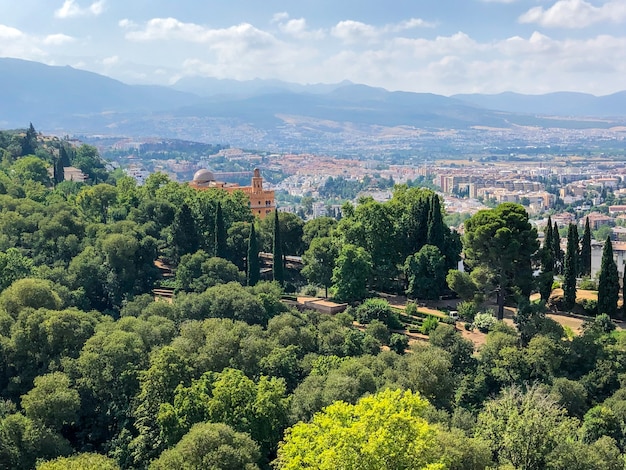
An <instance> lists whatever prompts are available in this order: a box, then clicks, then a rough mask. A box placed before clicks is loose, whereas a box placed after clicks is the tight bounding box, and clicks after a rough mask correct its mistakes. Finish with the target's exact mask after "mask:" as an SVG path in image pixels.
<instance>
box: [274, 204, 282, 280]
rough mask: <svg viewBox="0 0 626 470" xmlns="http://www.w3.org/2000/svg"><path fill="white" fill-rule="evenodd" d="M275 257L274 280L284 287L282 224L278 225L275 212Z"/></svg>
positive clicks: (276, 212) (275, 212)
mask: <svg viewBox="0 0 626 470" xmlns="http://www.w3.org/2000/svg"><path fill="white" fill-rule="evenodd" d="M273 251H274V253H273V254H274V256H273V262H272V272H273V274H274V280H275V281H278V283H279V284H280V285H281V286H282V285H283V284H284V283H285V267H284V266H283V247H282V243H281V240H280V224H279V223H278V211H277V210H275V211H274V250H273Z"/></svg>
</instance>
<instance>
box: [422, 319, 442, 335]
mask: <svg viewBox="0 0 626 470" xmlns="http://www.w3.org/2000/svg"><path fill="white" fill-rule="evenodd" d="M437 325H439V320H438V319H437V318H436V317H433V316H432V315H429V316H427V317H426V320H424V323H422V334H424V335H429V334H430V332H431V331H434V330H435V329H436V328H437Z"/></svg>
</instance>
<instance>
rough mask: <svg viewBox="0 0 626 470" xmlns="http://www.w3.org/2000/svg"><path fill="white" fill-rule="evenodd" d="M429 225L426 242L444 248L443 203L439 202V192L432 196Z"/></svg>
mask: <svg viewBox="0 0 626 470" xmlns="http://www.w3.org/2000/svg"><path fill="white" fill-rule="evenodd" d="M427 226H428V232H427V236H426V243H427V244H428V245H433V246H436V247H437V248H439V249H442V248H443V245H444V224H443V218H442V217H441V203H440V202H439V196H437V194H433V195H432V197H431V198H430V209H429V211H428V225H427Z"/></svg>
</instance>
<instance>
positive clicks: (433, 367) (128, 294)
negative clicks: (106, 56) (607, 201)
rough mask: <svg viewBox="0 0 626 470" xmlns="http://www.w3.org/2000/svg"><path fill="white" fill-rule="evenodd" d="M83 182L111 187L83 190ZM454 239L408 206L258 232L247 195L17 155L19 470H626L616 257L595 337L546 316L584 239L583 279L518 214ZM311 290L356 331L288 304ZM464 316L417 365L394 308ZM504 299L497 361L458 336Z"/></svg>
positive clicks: (6, 264) (3, 269) (472, 226)
mask: <svg viewBox="0 0 626 470" xmlns="http://www.w3.org/2000/svg"><path fill="white" fill-rule="evenodd" d="M70 165H71V166H75V167H77V168H80V169H81V170H82V171H83V173H85V174H86V175H87V177H88V180H87V181H86V182H85V183H78V182H74V181H64V177H63V171H64V170H63V168H67V167H68V166H70ZM444 215H445V214H444V211H443V209H442V207H441V201H440V199H439V197H438V196H437V195H436V193H434V192H433V191H431V190H429V189H426V188H420V187H411V188H409V187H406V186H396V187H395V188H394V192H393V197H392V198H391V200H389V201H388V202H385V203H379V202H376V201H374V200H373V199H371V198H364V199H361V200H359V202H358V203H357V204H356V205H352V204H346V205H345V206H344V208H343V217H342V218H341V220H340V221H336V220H333V219H330V218H319V219H314V220H312V221H307V222H306V223H305V222H304V221H302V220H301V219H299V218H298V217H297V216H295V215H293V214H286V213H275V214H274V215H273V216H271V217H268V218H266V219H264V220H255V219H254V218H253V217H252V215H251V213H250V210H249V208H248V199H247V197H246V196H245V195H244V194H243V193H237V192H235V193H232V194H229V193H227V192H225V191H220V190H217V189H216V190H207V191H196V190H194V189H192V188H190V187H189V186H188V185H186V184H181V183H177V182H174V181H171V180H170V179H169V178H168V177H167V176H166V175H163V174H158V173H157V174H153V175H151V176H150V177H149V178H148V179H147V181H146V183H145V184H144V185H143V186H137V185H136V183H135V181H134V180H133V179H132V178H129V177H127V176H124V175H123V173H122V172H121V171H118V170H116V171H109V170H108V169H107V167H106V164H105V162H104V161H102V160H101V158H100V156H99V155H98V152H97V150H96V149H95V148H94V147H91V146H89V145H81V144H76V143H72V142H68V141H66V140H63V139H57V138H52V137H46V136H43V135H41V134H39V133H38V132H36V130H35V129H34V128H33V126H32V125H31V126H30V128H28V129H24V130H18V131H4V132H0V469H7V470H9V469H11V470H13V469H38V470H57V469H87V470H89V469H99V470H110V469H111V470H115V469H149V470H155V469H156V470H158V469H201V468H202V469H204V468H206V469H232V470H235V469H250V470H252V469H270V468H274V469H279V470H280V469H302V468H310V469H345V470H349V469H365V470H370V469H371V470H374V469H428V470H435V469H437V470H439V469H449V470H478V469H502V470H504V469H524V470H530V469H537V470H538V469H555V470H556V469H563V470H565V469H568V470H571V469H581V470H583V469H585V470H588V469H598V470H600V469H603V470H604V469H609V470H612V469H624V468H625V458H624V452H625V450H626V384H624V381H625V380H626V334H624V331H622V330H621V329H619V328H616V325H615V322H614V321H613V319H612V318H611V317H614V316H616V315H618V314H619V312H618V311H617V293H614V291H615V287H614V284H615V279H614V277H615V276H614V275H613V273H612V266H610V263H609V261H608V260H609V254H607V256H606V259H607V261H606V265H607V266H606V269H605V270H604V271H605V272H606V276H608V277H607V278H606V279H605V278H601V280H600V284H601V285H600V286H599V289H600V290H601V289H604V290H607V289H608V291H607V292H606V293H605V292H603V293H602V295H600V297H599V302H598V304H599V305H598V306H597V307H596V309H595V312H594V313H601V315H597V316H596V315H591V316H589V318H588V321H587V322H586V323H585V325H584V329H583V331H582V332H581V333H580V334H573V333H572V332H571V331H567V330H566V329H564V328H563V327H562V326H561V325H560V324H558V323H557V322H555V321H554V320H552V319H550V318H549V317H548V316H547V315H546V304H545V302H543V301H534V302H530V301H529V296H530V295H531V294H532V293H541V295H542V297H543V296H544V294H543V293H544V292H545V291H546V290H547V291H548V293H549V291H550V290H551V289H552V287H553V282H552V281H553V279H554V278H555V277H554V276H555V275H557V276H561V275H562V276H564V277H563V282H564V283H567V282H570V283H571V276H572V273H574V279H575V278H576V275H578V274H580V273H583V272H584V269H585V268H584V260H585V256H584V255H583V251H584V250H583V249H582V248H583V247H584V246H585V244H584V243H582V246H581V245H580V240H578V238H577V236H576V238H575V237H574V234H573V233H572V236H571V241H572V244H571V246H572V248H571V249H568V252H569V256H568V253H565V254H564V253H562V252H561V251H560V248H558V247H557V245H556V242H554V240H556V238H557V237H558V231H556V234H555V233H553V232H552V231H550V234H547V235H546V239H547V240H552V241H553V242H552V243H544V244H543V245H542V246H540V244H539V242H538V241H537V232H536V230H535V229H534V228H532V227H531V226H530V224H529V222H528V215H527V214H526V212H525V210H524V208H523V207H522V206H519V205H516V204H508V203H507V204H502V205H500V206H498V207H496V208H494V209H490V210H485V211H481V212H479V213H477V214H476V215H475V216H473V217H471V218H470V219H468V220H467V221H466V222H465V234H464V235H463V236H462V237H461V236H460V235H459V234H458V233H456V232H454V231H452V230H450V229H449V228H448V226H447V225H446V224H445V222H444ZM549 225H550V224H549ZM550 227H551V225H550ZM572 232H573V231H572ZM583 239H584V237H583ZM559 246H560V245H559ZM609 246H610V244H609ZM261 251H264V252H268V253H272V255H273V269H272V270H270V272H268V271H267V270H265V269H261V265H260V261H259V252H261ZM461 252H463V257H464V260H465V262H466V264H467V268H468V272H466V273H461V272H460V271H456V270H455V269H454V268H455V267H456V266H457V263H458V261H459V260H460V255H461ZM574 253H575V254H576V256H574ZM284 255H301V256H302V261H303V265H304V267H303V269H302V272H300V273H299V272H296V271H294V270H293V269H290V268H288V267H287V266H286V264H284V260H285V257H284ZM611 259H612V258H611ZM155 262H156V264H155ZM160 265H161V266H162V265H166V266H170V267H171V271H172V273H171V275H169V276H168V275H165V273H164V271H163V269H159V266H160ZM537 273H539V274H537ZM561 273H563V274H561ZM609 278H610V279H609ZM567 279H570V281H568V280H567ZM548 280H549V281H550V282H547V281H548ZM618 284H619V283H618ZM159 287H164V288H171V289H173V292H174V295H173V298H172V299H171V301H170V300H167V299H159V298H157V297H155V295H154V293H153V290H154V289H155V288H159ZM564 287H565V286H564ZM568 288H569V289H570V291H568V292H570V293H569V294H568V295H569V297H568V298H567V299H566V300H565V301H566V302H569V301H570V300H571V288H572V286H571V285H569V287H568ZM573 289H574V292H575V290H576V285H575V283H574V286H573ZM311 290H312V291H314V292H319V291H322V292H324V293H326V292H327V293H328V295H329V296H330V297H331V298H332V299H335V300H338V301H345V302H347V303H349V307H348V308H347V310H346V311H345V312H343V313H339V314H336V315H327V314H322V313H317V312H314V311H310V310H303V311H302V310H298V309H295V308H293V307H290V306H289V305H288V304H287V303H285V302H283V300H284V299H285V298H289V297H290V295H288V294H292V293H294V292H298V291H311ZM451 292H455V293H456V294H457V295H458V296H459V297H460V298H461V299H463V302H461V304H460V306H462V307H463V308H462V309H461V308H459V314H460V315H461V316H462V320H463V322H458V323H456V324H455V322H454V321H452V322H446V321H438V320H437V319H436V318H435V319H434V320H433V319H427V320H424V321H423V323H424V324H428V328H425V329H424V331H425V332H427V333H428V336H427V337H425V338H424V340H420V341H411V342H409V341H408V338H407V336H406V335H405V334H404V330H403V328H406V326H407V322H409V321H411V320H410V319H407V317H410V316H412V315H413V316H417V313H418V312H417V311H416V310H417V309H418V307H417V303H410V304H409V306H411V308H409V306H407V309H406V311H405V312H398V310H397V309H395V308H392V306H391V305H390V304H389V303H388V302H387V301H386V300H384V299H383V298H381V297H380V296H379V294H381V293H387V294H398V293H402V294H406V295H407V296H408V297H409V298H410V299H414V300H415V301H416V302H419V301H420V300H422V299H431V298H439V296H441V295H442V294H444V293H447V294H449V293H451ZM489 299H495V304H494V305H495V308H496V309H497V310H499V309H500V307H502V308H503V307H504V306H511V305H514V306H515V307H516V315H515V317H514V323H513V324H510V323H505V322H503V321H499V320H497V319H496V317H499V318H502V317H501V315H500V312H499V311H498V312H495V316H494V314H493V313H492V314H488V315H487V317H488V318H490V319H491V320H492V321H489V322H487V323H488V325H482V326H480V327H481V328H482V329H484V330H485V331H488V333H487V335H486V340H485V343H484V344H483V345H481V346H480V347H479V348H478V347H475V345H474V344H473V343H472V342H471V341H469V340H468V339H466V338H464V337H463V336H462V335H461V331H460V329H459V325H461V324H466V325H468V327H471V324H472V322H473V320H475V319H476V320H477V319H478V318H479V317H480V316H481V315H483V316H484V315H485V312H484V311H482V310H483V306H484V305H485V302H486V301H487V300H489ZM613 299H614V300H613ZM574 301H575V296H574ZM614 307H615V308H614ZM411 310H412V311H411ZM487 313H489V312H487ZM474 323H476V324H477V325H478V322H474ZM623 384H624V386H623Z"/></svg>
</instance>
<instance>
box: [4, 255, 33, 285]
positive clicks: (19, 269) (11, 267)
mask: <svg viewBox="0 0 626 470" xmlns="http://www.w3.org/2000/svg"><path fill="white" fill-rule="evenodd" d="M34 271H35V267H34V266H33V260H32V259H31V258H28V257H26V256H24V255H22V253H21V252H20V251H19V250H18V249H17V248H9V249H8V250H7V251H6V252H4V253H2V252H0V292H1V291H3V290H4V289H6V288H7V287H9V286H10V285H11V284H13V282H14V281H17V280H18V279H23V278H25V277H30V276H31V275H33V274H34Z"/></svg>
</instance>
